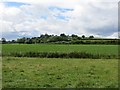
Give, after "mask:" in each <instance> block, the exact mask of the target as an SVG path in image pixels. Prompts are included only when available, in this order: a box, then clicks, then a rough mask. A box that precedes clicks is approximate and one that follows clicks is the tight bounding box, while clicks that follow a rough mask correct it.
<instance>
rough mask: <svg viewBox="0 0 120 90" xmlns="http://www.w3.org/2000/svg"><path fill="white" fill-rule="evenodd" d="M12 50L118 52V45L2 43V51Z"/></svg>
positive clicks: (114, 53)
mask: <svg viewBox="0 0 120 90" xmlns="http://www.w3.org/2000/svg"><path fill="white" fill-rule="evenodd" d="M11 52H12V53H13V52H21V53H25V52H65V53H67V52H86V53H92V54H109V55H117V54H118V45H58V44H3V45H2V53H3V54H9V53H11Z"/></svg>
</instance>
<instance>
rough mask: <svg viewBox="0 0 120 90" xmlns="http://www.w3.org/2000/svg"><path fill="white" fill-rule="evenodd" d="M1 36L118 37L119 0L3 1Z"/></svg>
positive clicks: (0, 20)
mask: <svg viewBox="0 0 120 90" xmlns="http://www.w3.org/2000/svg"><path fill="white" fill-rule="evenodd" d="M0 33H1V34H2V35H1V37H4V38H6V39H7V40H12V39H17V38H21V37H38V36H40V35H41V34H46V33H47V34H54V35H60V34H61V33H65V34H67V35H71V34H76V35H78V36H82V35H85V36H90V35H94V36H95V37H103V38H118V0H36V1H35V0H2V1H0Z"/></svg>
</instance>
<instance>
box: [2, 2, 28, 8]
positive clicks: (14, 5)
mask: <svg viewBox="0 0 120 90" xmlns="http://www.w3.org/2000/svg"><path fill="white" fill-rule="evenodd" d="M4 4H5V5H6V6H8V7H20V6H22V5H29V4H26V3H18V2H4Z"/></svg>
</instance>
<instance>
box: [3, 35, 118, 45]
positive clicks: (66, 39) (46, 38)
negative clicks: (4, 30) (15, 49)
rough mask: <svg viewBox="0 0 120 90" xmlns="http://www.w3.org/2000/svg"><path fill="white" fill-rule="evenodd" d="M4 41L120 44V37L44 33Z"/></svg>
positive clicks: (20, 42) (21, 42)
mask: <svg viewBox="0 0 120 90" xmlns="http://www.w3.org/2000/svg"><path fill="white" fill-rule="evenodd" d="M1 41H2V43H3V44H5V43H19V44H40V43H54V44H118V43H119V44H120V40H119V39H105V38H95V37H94V36H89V37H86V36H85V35H82V36H81V37H80V36H77V35H75V34H72V35H71V36H70V35H66V34H64V33H63V34H60V35H59V36H58V35H48V34H44V35H43V34H42V35H40V37H32V38H27V37H23V38H18V39H17V40H11V41H6V39H5V38H2V40H1Z"/></svg>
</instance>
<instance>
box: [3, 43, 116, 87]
mask: <svg viewBox="0 0 120 90" xmlns="http://www.w3.org/2000/svg"><path fill="white" fill-rule="evenodd" d="M15 52H18V53H22V54H23V53H26V52H48V54H50V53H51V52H59V53H69V52H87V53H92V54H103V55H110V56H112V55H113V56H114V55H115V58H116V57H117V55H118V45H62V44H61V45H58V44H56V45H55V44H3V45H2V54H3V55H5V56H3V60H2V61H3V62H2V66H3V67H2V75H3V77H2V78H3V83H2V86H3V88H10V87H11V88H17V87H18V88H27V87H28V88H42V87H47V88H49V87H52V88H53V87H54V88H117V87H118V59H115V58H114V57H112V59H106V57H104V59H103V58H101V59H90V58H88V59H87V58H85V59H82V58H78V59H75V58H72V59H71V58H54V57H53V58H35V57H34V58H29V57H11V56H10V57H8V56H9V54H11V55H12V53H15ZM73 54H75V53H73ZM7 55H8V56H7ZM32 55H33V54H32ZM55 55H56V53H55ZM86 55H87V54H86ZM71 56H72V55H71ZM73 56H74V55H73Z"/></svg>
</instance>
